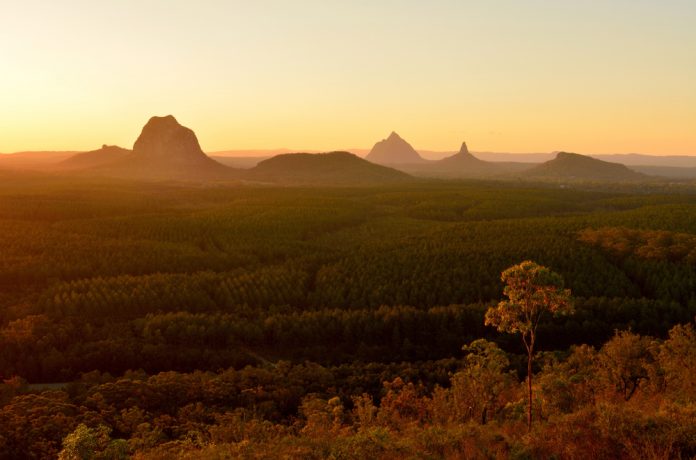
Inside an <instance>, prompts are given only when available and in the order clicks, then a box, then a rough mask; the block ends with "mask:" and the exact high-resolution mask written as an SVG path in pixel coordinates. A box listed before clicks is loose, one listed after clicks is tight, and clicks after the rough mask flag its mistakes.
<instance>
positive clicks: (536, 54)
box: [0, 0, 696, 154]
mask: <svg viewBox="0 0 696 460" xmlns="http://www.w3.org/2000/svg"><path fill="white" fill-rule="evenodd" d="M694 24H696V3H694V2H693V1H690V0H688V1H687V0H666V1H656V0H652V1H647V0H632V1H628V0H613V1H611V2H601V1H594V0H591V1H582V2H581V1H566V0H558V1H550V0H549V1H542V0H533V1H526V2H519V1H514V0H505V1H496V2H484V1H454V0H452V1H446V0H439V1H432V2H424V1H421V2H417V1H376V2H368V1H355V2H334V1H321V0H316V1H309V0H302V1H296V2H290V1H268V2H247V1H214V0H210V1H204V2H187V1H173V0H157V1H156V0H152V1H144V2H143V1H121V2H94V1H86V0H85V1H80V0H66V1H57V2H46V1H36V0H33V1H29V0H28V1H23V2H4V5H3V8H2V16H1V17H0V58H1V59H2V61H1V62H2V69H1V71H0V105H1V107H2V108H1V110H0V152H6V153H7V152H13V151H20V150H89V149H94V148H97V147H99V146H100V145H102V144H104V143H107V144H116V145H120V146H124V147H128V148H130V147H132V144H133V141H134V140H135V139H136V138H137V136H138V133H139V131H140V129H141V127H142V125H143V124H144V123H145V122H146V121H147V120H148V119H149V117H150V116H152V115H166V114H174V115H175V116H176V117H177V119H178V120H179V121H180V122H181V123H182V124H183V125H185V126H189V127H191V128H192V129H194V130H195V131H196V134H197V135H198V138H199V140H200V143H201V146H202V148H203V150H205V151H216V150H224V149H266V148H269V149H270V148H278V147H287V148H292V149H313V150H336V149H348V148H369V147H371V146H372V145H373V144H374V143H375V142H376V141H378V140H380V139H382V138H384V137H386V136H387V135H388V134H389V133H390V132H391V131H392V130H395V131H397V132H398V133H399V134H401V135H402V136H403V137H404V138H405V139H407V140H408V141H409V142H410V143H411V144H412V145H413V146H414V147H415V148H416V149H430V150H456V149H458V146H459V145H460V144H461V141H462V140H466V141H467V142H468V143H469V146H470V148H471V149H472V150H474V151H484V150H485V151H506V152H548V151H553V150H567V151H576V152H588V153H618V152H642V153H651V154H696V128H695V127H696V83H695V82H696V28H695V27H694Z"/></svg>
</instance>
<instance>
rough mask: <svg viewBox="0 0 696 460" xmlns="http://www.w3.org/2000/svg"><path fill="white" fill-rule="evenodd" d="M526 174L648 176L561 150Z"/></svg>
mask: <svg viewBox="0 0 696 460" xmlns="http://www.w3.org/2000/svg"><path fill="white" fill-rule="evenodd" d="M524 176H527V177H530V178H535V179H537V178H538V179H576V180H598V181H632V180H641V179H645V178H646V177H647V176H645V175H643V174H641V173H638V172H636V171H633V170H631V169H629V168H628V167H626V166H625V165H622V164H619V163H610V162H608V161H603V160H598V159H596V158H592V157H588V156H585V155H580V154H577V153H568V152H559V153H558V154H557V155H556V158H554V159H553V160H549V161H547V162H545V163H542V164H540V165H537V166H534V167H532V168H530V169H528V170H527V171H525V172H524Z"/></svg>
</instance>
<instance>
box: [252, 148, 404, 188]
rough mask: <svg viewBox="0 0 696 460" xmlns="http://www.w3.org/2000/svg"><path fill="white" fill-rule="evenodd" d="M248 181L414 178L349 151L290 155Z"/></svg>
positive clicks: (260, 169) (378, 181)
mask: <svg viewBox="0 0 696 460" xmlns="http://www.w3.org/2000/svg"><path fill="white" fill-rule="evenodd" d="M244 178H245V179H249V180H256V181H264V182H277V183H284V184H326V185H349V184H356V185H379V184H389V183H398V182H404V181H408V180H411V179H412V178H411V176H409V175H408V174H406V173H403V172H401V171H397V170H395V169H392V168H388V167H386V166H380V165H376V164H374V163H370V162H369V161H367V160H364V159H362V158H360V157H358V156H356V155H353V154H352V153H348V152H329V153H287V154H282V155H277V156H275V157H273V158H269V159H268V160H264V161H261V162H260V163H259V164H258V165H256V167H254V168H252V169H250V170H248V171H247V172H246V173H245V174H244Z"/></svg>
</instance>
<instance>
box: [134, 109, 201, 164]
mask: <svg viewBox="0 0 696 460" xmlns="http://www.w3.org/2000/svg"><path fill="white" fill-rule="evenodd" d="M133 153H134V154H135V155H137V156H140V157H147V158H153V159H154V158H161V159H163V158H167V159H171V160H181V159H189V158H202V157H205V154H204V153H203V151H202V150H201V146H200V145H199V143H198V139H197V138H196V134H195V133H194V132H193V131H192V130H190V129H189V128H186V127H185V126H182V125H180V124H179V122H178V121H176V118H174V117H173V116H171V115H167V116H165V117H152V118H150V120H149V121H148V122H147V124H146V125H145V126H144V127H143V130H142V132H141V133H140V136H139V137H138V139H137V140H136V141H135V144H134V145H133Z"/></svg>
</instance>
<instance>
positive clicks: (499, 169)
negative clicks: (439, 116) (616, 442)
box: [394, 142, 529, 179]
mask: <svg viewBox="0 0 696 460" xmlns="http://www.w3.org/2000/svg"><path fill="white" fill-rule="evenodd" d="M394 167H395V168H397V169H399V170H401V171H404V172H407V173H409V174H413V175H414V176H422V177H436V178H442V179H471V178H494V177H498V178H503V177H505V176H506V175H507V174H509V173H513V172H518V171H521V170H524V169H525V168H528V167H529V165H528V164H524V163H513V162H507V163H494V162H490V161H483V160H481V159H479V158H476V157H475V156H474V155H472V154H471V152H469V148H468V147H467V145H466V142H463V143H462V146H461V148H460V149H459V152H457V153H455V154H454V155H450V156H448V157H445V158H442V159H441V160H424V161H423V162H422V163H410V164H401V165H394Z"/></svg>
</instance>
